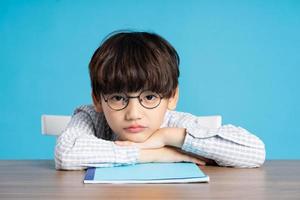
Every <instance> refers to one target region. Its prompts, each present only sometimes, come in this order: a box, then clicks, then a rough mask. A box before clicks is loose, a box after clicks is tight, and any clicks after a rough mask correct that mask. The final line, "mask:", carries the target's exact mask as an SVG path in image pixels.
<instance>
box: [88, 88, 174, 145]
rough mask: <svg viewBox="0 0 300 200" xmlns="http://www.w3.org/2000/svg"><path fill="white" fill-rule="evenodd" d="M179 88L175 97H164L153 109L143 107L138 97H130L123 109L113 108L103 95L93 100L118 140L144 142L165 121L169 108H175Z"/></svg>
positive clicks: (135, 94) (129, 94) (131, 94)
mask: <svg viewBox="0 0 300 200" xmlns="http://www.w3.org/2000/svg"><path fill="white" fill-rule="evenodd" d="M139 94H140V93H128V94H127V95H128V96H138V95H139ZM178 94H179V92H178V88H177V89H176V93H175V95H174V97H171V98H170V99H166V98H162V99H161V102H160V104H159V105H158V106H157V107H156V108H153V109H147V108H145V107H143V106H142V105H141V104H140V102H139V100H138V98H130V99H129V102H128V105H127V107H126V108H124V109H123V110H119V111H116V110H113V109H112V108H110V107H109V106H108V104H107V102H105V100H104V98H103V97H101V102H97V101H96V99H95V97H94V95H93V101H94V106H95V109H96V111H97V112H103V113H104V115H105V118H106V120H107V123H108V124H109V126H110V128H111V129H112V130H113V131H114V133H116V134H117V135H118V140H129V141H132V142H144V141H145V140H147V139H148V138H149V137H150V136H151V135H152V134H153V133H154V132H155V131H156V130H157V129H159V128H160V126H161V124H162V123H163V120H164V116H165V113H166V111H167V109H170V110H173V109H175V107H176V104H177V100H178Z"/></svg>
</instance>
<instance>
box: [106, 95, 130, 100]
mask: <svg viewBox="0 0 300 200" xmlns="http://www.w3.org/2000/svg"><path fill="white" fill-rule="evenodd" d="M109 100H110V101H125V100H126V98H125V97H124V96H122V95H113V96H111V97H110V98H109Z"/></svg>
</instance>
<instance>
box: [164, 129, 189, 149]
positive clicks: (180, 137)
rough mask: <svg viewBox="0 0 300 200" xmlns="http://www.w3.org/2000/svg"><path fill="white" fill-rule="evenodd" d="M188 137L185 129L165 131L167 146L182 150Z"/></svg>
mask: <svg viewBox="0 0 300 200" xmlns="http://www.w3.org/2000/svg"><path fill="white" fill-rule="evenodd" d="M185 136H186V129H185V128H167V129H166V130H165V131H164V142H165V145H168V146H174V147H178V148H181V147H182V145H183V143H184V139H185Z"/></svg>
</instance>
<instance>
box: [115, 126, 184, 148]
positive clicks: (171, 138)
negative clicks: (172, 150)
mask: <svg viewBox="0 0 300 200" xmlns="http://www.w3.org/2000/svg"><path fill="white" fill-rule="evenodd" d="M185 134H186V133H185V129H183V128H161V129H158V130H157V131H155V132H154V133H153V134H152V135H151V136H150V137H149V138H148V139H147V140H146V141H145V142H141V143H136V142H131V141H116V142H115V144H117V145H120V146H130V145H132V146H136V147H139V148H141V149H156V148H161V147H164V146H167V145H168V146H174V147H179V148H181V146H182V144H183V141H184V138H185Z"/></svg>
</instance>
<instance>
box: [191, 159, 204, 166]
mask: <svg viewBox="0 0 300 200" xmlns="http://www.w3.org/2000/svg"><path fill="white" fill-rule="evenodd" d="M191 160H192V162H193V163H196V164H198V165H202V166H204V165H206V162H204V161H203V160H199V159H197V158H192V159H191Z"/></svg>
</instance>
